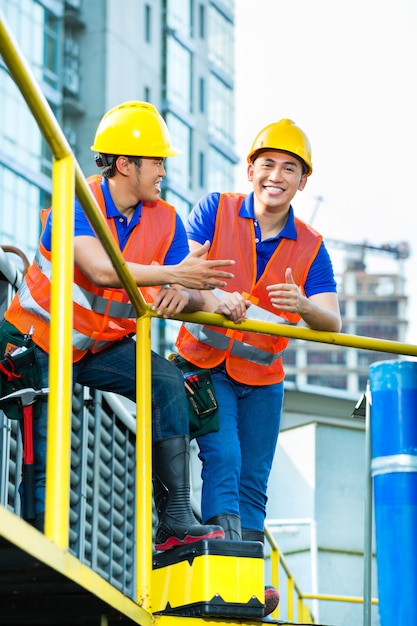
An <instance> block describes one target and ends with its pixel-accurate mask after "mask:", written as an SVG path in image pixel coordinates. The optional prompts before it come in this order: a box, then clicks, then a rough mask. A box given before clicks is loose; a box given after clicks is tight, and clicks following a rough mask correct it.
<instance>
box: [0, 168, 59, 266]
mask: <svg viewBox="0 0 417 626" xmlns="http://www.w3.org/2000/svg"><path fill="white" fill-rule="evenodd" d="M45 202H50V196H49V195H48V196H45V194H44V193H43V192H42V191H41V190H40V189H39V187H37V186H36V185H34V184H32V183H30V182H29V181H27V180H25V179H24V178H23V177H22V176H19V175H17V174H16V173H15V172H12V171H11V170H9V169H7V168H5V167H2V166H0V206H1V207H2V210H1V212H0V236H1V242H2V244H13V245H14V246H17V247H18V248H20V249H21V250H24V252H25V254H26V255H28V256H32V255H33V253H34V251H35V249H36V245H37V242H38V239H39V235H40V225H41V222H40V217H39V209H40V208H47V206H48V205H47V204H46V205H45V204H44V203H45ZM23 215H24V219H22V216H23Z"/></svg>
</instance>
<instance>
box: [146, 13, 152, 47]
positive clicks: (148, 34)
mask: <svg viewBox="0 0 417 626" xmlns="http://www.w3.org/2000/svg"><path fill="white" fill-rule="evenodd" d="M145 41H146V43H151V42H152V8H151V6H150V5H149V4H145Z"/></svg>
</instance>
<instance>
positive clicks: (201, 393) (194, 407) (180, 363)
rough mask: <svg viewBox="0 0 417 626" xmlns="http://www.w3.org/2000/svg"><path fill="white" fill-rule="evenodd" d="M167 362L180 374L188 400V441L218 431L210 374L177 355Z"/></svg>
mask: <svg viewBox="0 0 417 626" xmlns="http://www.w3.org/2000/svg"><path fill="white" fill-rule="evenodd" d="M169 360H170V361H171V362H172V363H174V365H176V366H177V367H178V368H179V369H180V370H181V372H182V375H183V377H184V386H185V393H186V395H187V400H188V415H189V422H190V439H194V438H195V437H199V436H200V435H205V434H207V433H211V432H213V431H215V430H219V427H220V423H219V411H218V404H217V400H216V396H215V391H214V386H213V381H212V379H211V372H210V370H208V369H199V368H198V367H197V366H196V365H194V364H193V363H190V362H189V361H187V360H186V359H184V358H183V357H182V356H180V355H179V354H173V355H171V356H170V357H169Z"/></svg>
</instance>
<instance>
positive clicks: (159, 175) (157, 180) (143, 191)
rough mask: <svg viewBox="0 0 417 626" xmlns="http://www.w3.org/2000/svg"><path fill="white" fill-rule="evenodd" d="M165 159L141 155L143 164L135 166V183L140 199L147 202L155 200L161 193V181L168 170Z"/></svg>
mask: <svg viewBox="0 0 417 626" xmlns="http://www.w3.org/2000/svg"><path fill="white" fill-rule="evenodd" d="M164 162H165V159H163V158H162V157H141V164H140V165H139V166H137V165H135V164H134V163H132V165H134V167H135V170H136V172H135V176H134V177H133V181H132V182H133V183H134V185H135V190H136V193H137V196H138V200H137V201H138V202H139V201H140V200H142V201H145V202H155V200H157V199H158V196H159V194H160V193H161V183H162V179H163V178H164V176H166V171H165V167H164Z"/></svg>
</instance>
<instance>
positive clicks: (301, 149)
mask: <svg viewBox="0 0 417 626" xmlns="http://www.w3.org/2000/svg"><path fill="white" fill-rule="evenodd" d="M265 150H282V151H283V152H289V153H290V154H293V155H294V156H295V157H297V158H298V159H299V160H300V161H302V163H303V164H304V165H305V169H306V172H305V173H306V174H307V176H310V174H311V173H312V171H313V164H312V161H311V147H310V142H309V140H308V137H307V135H306V134H305V133H304V132H303V131H302V130H301V128H299V127H298V126H296V125H295V124H294V122H293V121H292V120H289V119H282V120H280V121H279V122H275V123H273V124H269V125H268V126H265V128H263V129H262V130H261V131H260V132H259V133H258V134H257V135H256V137H255V139H254V141H253V143H252V147H251V149H250V152H249V154H248V156H247V161H248V163H253V161H254V160H255V159H256V157H257V156H258V153H260V152H263V151H265Z"/></svg>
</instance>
